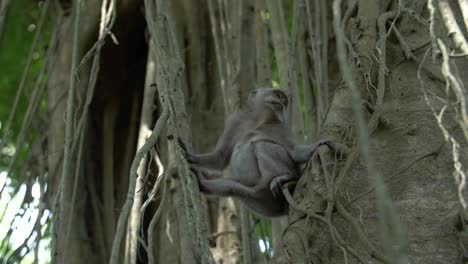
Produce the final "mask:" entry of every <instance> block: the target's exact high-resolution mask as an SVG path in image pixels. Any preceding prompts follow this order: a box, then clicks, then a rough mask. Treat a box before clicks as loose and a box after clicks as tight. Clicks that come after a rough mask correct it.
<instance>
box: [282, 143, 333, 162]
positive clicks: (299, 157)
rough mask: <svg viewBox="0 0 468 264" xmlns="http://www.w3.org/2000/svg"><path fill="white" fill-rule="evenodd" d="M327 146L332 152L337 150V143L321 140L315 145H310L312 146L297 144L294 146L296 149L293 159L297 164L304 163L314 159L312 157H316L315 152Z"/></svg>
mask: <svg viewBox="0 0 468 264" xmlns="http://www.w3.org/2000/svg"><path fill="white" fill-rule="evenodd" d="M323 145H325V146H327V147H328V148H329V149H331V150H333V151H334V150H335V149H336V147H335V143H333V141H331V140H321V141H319V142H317V143H315V144H310V145H300V144H297V145H296V146H294V149H293V150H292V152H291V157H292V158H293V160H294V161H295V162H297V163H304V162H307V161H309V160H310V158H312V155H314V153H315V151H317V149H318V148H319V147H321V146H323Z"/></svg>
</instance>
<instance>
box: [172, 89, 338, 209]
mask: <svg viewBox="0 0 468 264" xmlns="http://www.w3.org/2000/svg"><path fill="white" fill-rule="evenodd" d="M289 104H290V97H289V96H288V95H287V94H286V93H285V92H284V91H283V90H281V89H279V88H260V89H255V90H252V91H250V93H249V95H248V98H247V109H246V110H244V111H238V112H235V113H233V114H231V115H230V116H229V117H228V118H227V119H226V121H225V127H224V131H223V133H222V135H221V137H220V138H219V140H218V142H217V144H216V146H215V148H214V150H213V151H211V152H209V153H205V154H195V153H193V152H192V151H190V150H189V149H188V148H187V147H186V145H185V143H184V142H183V141H182V140H181V139H178V143H179V145H180V147H181V148H182V150H183V152H184V156H185V158H186V159H187V161H188V162H189V164H190V165H191V170H192V171H193V172H194V174H195V175H196V177H197V179H198V183H199V186H200V191H201V192H203V193H205V194H207V195H215V196H222V197H226V196H232V197H234V198H237V199H239V200H240V201H241V202H243V203H244V204H245V205H246V206H247V207H248V208H249V209H251V210H252V211H254V212H256V213H257V214H260V215H262V216H266V217H277V216H282V215H285V214H287V210H288V203H287V201H286V200H285V198H284V196H283V195H282V191H281V187H282V186H283V185H284V184H285V183H286V182H289V181H297V180H298V179H299V178H300V165H301V164H303V163H305V162H307V161H309V159H310V158H311V157H312V155H313V154H314V153H315V151H316V150H317V149H318V148H319V147H320V146H323V145H325V146H327V147H328V148H329V149H331V150H332V151H334V150H335V144H334V143H333V142H332V141H331V140H321V141H319V142H317V143H315V144H307V145H305V144H298V143H297V142H296V139H295V136H294V134H293V132H292V130H291V128H289V127H288V126H287V125H286V122H285V114H286V112H287V108H288V107H289ZM228 166H229V173H230V178H223V177H222V170H223V169H225V168H226V167H228Z"/></svg>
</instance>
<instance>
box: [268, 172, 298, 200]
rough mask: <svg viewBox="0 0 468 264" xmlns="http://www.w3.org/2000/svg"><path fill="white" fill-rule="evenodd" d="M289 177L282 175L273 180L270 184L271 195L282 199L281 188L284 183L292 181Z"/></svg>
mask: <svg viewBox="0 0 468 264" xmlns="http://www.w3.org/2000/svg"><path fill="white" fill-rule="evenodd" d="M292 180H293V179H291V176H289V175H282V176H278V177H276V178H273V180H271V182H270V190H271V192H272V193H273V196H274V197H275V198H279V197H282V195H283V191H282V187H283V185H284V184H285V183H287V182H290V181H292Z"/></svg>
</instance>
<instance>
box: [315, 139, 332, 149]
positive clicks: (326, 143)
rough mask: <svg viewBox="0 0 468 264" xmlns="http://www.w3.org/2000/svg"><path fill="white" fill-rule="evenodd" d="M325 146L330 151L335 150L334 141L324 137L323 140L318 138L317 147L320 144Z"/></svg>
mask: <svg viewBox="0 0 468 264" xmlns="http://www.w3.org/2000/svg"><path fill="white" fill-rule="evenodd" d="M323 145H325V146H327V147H328V148H329V149H330V150H332V151H336V145H335V142H333V141H331V140H328V139H324V140H320V141H319V142H318V143H317V147H320V146H323Z"/></svg>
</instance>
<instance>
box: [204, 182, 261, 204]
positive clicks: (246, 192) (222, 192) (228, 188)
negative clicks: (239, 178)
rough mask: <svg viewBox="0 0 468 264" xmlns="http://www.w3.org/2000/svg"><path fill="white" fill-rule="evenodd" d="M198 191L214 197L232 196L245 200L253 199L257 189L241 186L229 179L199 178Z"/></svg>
mask: <svg viewBox="0 0 468 264" xmlns="http://www.w3.org/2000/svg"><path fill="white" fill-rule="evenodd" d="M199 183H200V191H202V192H204V193H206V194H212V195H216V196H223V197H224V196H234V197H238V198H243V199H247V200H251V199H255V198H256V193H257V192H258V190H257V188H255V187H250V186H245V185H242V184H241V183H239V182H236V181H233V180H230V179H211V180H208V179H202V178H199Z"/></svg>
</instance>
